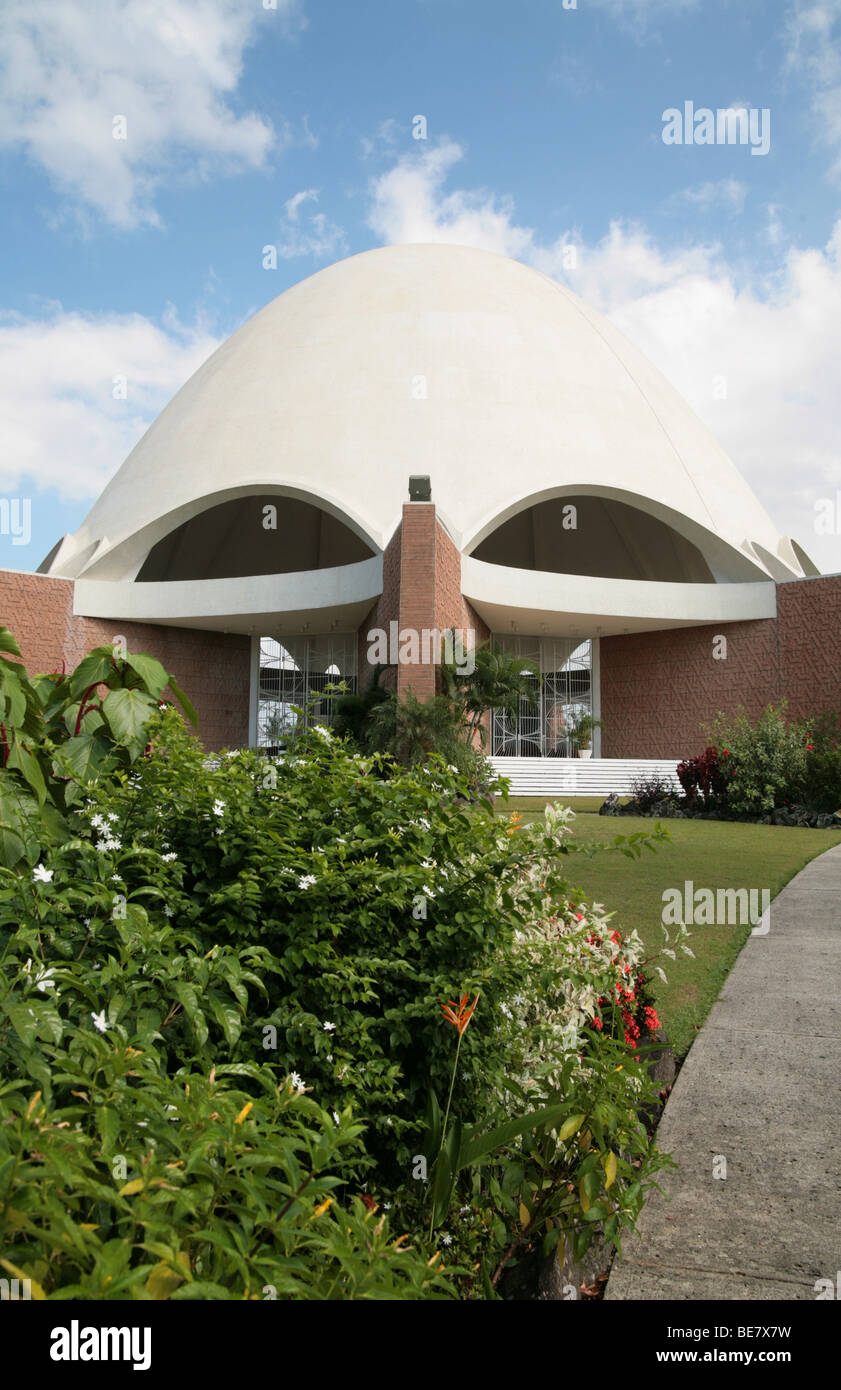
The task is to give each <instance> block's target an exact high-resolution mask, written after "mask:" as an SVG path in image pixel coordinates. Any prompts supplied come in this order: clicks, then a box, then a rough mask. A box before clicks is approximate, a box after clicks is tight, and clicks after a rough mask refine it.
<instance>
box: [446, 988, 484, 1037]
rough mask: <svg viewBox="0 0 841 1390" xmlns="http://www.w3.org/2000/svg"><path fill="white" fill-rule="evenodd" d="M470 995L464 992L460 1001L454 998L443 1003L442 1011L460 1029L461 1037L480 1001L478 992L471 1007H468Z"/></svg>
mask: <svg viewBox="0 0 841 1390" xmlns="http://www.w3.org/2000/svg"><path fill="white" fill-rule="evenodd" d="M469 997H470V996H469V995H467V994H463V995H462V996H461V999H460V1000H459V1002H458V1003H456V1002H455V1000H454V999H448V1000H447V1003H446V1004H442V1005H441V1012H442V1013H443V1015H444V1017H445V1019H446V1020H447V1022H448V1023H452V1025H453V1027H454V1028H457V1029H458V1033H459V1037H461V1035H462V1033H463V1032H464V1030H465V1028H466V1027H467V1025H468V1023H469V1022H470V1020H471V1018H472V1017H473V1010H474V1009H475V1008H476V1005H477V1004H478V1003H479V996H478V994H477V995H476V998H475V999H474V1000H473V1003H472V1004H471V1005H470V1008H468V1007H467V1001H468V999H469ZM448 1006H449V1007H448Z"/></svg>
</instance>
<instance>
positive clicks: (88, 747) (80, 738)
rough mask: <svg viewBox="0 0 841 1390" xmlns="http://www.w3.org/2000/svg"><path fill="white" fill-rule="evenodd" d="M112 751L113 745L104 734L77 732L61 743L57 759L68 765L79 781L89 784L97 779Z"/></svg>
mask: <svg viewBox="0 0 841 1390" xmlns="http://www.w3.org/2000/svg"><path fill="white" fill-rule="evenodd" d="M110 753H111V746H110V744H109V742H108V739H107V738H105V737H103V735H102V734H93V735H90V734H88V733H83V734H76V735H75V736H74V737H73V738H69V739H68V740H67V742H66V743H63V744H62V745H61V747H60V748H59V749H58V751H57V755H56V758H55V761H56V762H59V763H63V764H64V765H65V766H67V767H68V768H69V769H70V771H71V773H72V775H73V776H74V777H75V778H76V779H77V780H78V781H79V782H81V783H82V784H83V785H84V786H88V785H90V783H91V782H95V781H96V778H97V776H98V774H99V772H100V771H101V770H102V768H103V766H104V764H105V762H106V760H107V758H108V756H109V754H110Z"/></svg>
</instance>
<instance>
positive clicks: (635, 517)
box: [473, 494, 714, 584]
mask: <svg viewBox="0 0 841 1390" xmlns="http://www.w3.org/2000/svg"><path fill="white" fill-rule="evenodd" d="M473 556H474V558H475V559H477V560H484V561H486V562H487V563H488V564H492V565H507V566H509V567H512V568H514V569H523V570H545V571H548V572H550V573H552V574H576V575H584V576H588V577H592V578H600V579H643V580H646V579H647V580H655V581H660V582H665V583H677V584H712V583H713V582H714V576H713V574H712V571H711V570H710V567H709V565H708V564H707V562H706V560H705V559H704V556H703V555H702V554H701V551H700V550H699V549H698V547H697V546H696V545H693V543H692V542H691V541H688V540H687V539H686V537H685V536H682V535H680V534H679V532H677V531H675V530H674V529H673V527H671V526H668V525H667V524H666V523H665V522H664V521H661V520H660V519H659V518H658V517H654V516H650V515H649V513H648V512H644V511H643V510H642V509H641V508H640V507H632V506H629V505H628V504H627V503H626V502H619V501H617V500H616V499H614V498H611V497H595V496H590V495H583V494H580V495H574V496H564V497H554V498H551V499H550V500H549V501H547V502H538V503H535V504H534V505H533V506H531V507H525V508H524V509H523V510H522V511H521V512H517V514H516V516H512V517H509V519H508V520H507V521H504V522H503V523H502V525H501V526H498V527H497V528H496V530H494V531H492V532H491V534H490V535H489V536H487V537H486V538H485V539H484V540H483V541H482V542H481V543H480V544H479V545H478V546H477V547H476V549H475V550H474V552H473Z"/></svg>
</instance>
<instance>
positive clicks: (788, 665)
mask: <svg viewBox="0 0 841 1390" xmlns="http://www.w3.org/2000/svg"><path fill="white" fill-rule="evenodd" d="M777 615H778V621H779V627H780V666H781V670H782V674H783V691H784V693H785V695H787V697H788V702H789V708H790V710H791V712H792V714H794V715H796V716H797V717H798V718H805V717H806V716H807V715H810V714H817V713H820V712H821V711H824V710H825V711H834V712H835V713H836V714H839V715H841V575H839V574H834V575H830V576H828V577H826V578H823V577H821V578H815V579H801V580H797V581H796V582H794V583H789V584H778V585H777Z"/></svg>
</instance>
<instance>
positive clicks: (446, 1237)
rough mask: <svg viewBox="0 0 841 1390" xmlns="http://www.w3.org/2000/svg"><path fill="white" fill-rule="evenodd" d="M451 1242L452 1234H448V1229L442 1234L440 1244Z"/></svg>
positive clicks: (450, 1243) (449, 1243)
mask: <svg viewBox="0 0 841 1390" xmlns="http://www.w3.org/2000/svg"><path fill="white" fill-rule="evenodd" d="M452 1243H453V1238H452V1236H451V1235H450V1233H449V1231H448V1232H447V1233H446V1234H445V1235H443V1236H442V1237H441V1244H442V1245H452Z"/></svg>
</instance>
